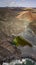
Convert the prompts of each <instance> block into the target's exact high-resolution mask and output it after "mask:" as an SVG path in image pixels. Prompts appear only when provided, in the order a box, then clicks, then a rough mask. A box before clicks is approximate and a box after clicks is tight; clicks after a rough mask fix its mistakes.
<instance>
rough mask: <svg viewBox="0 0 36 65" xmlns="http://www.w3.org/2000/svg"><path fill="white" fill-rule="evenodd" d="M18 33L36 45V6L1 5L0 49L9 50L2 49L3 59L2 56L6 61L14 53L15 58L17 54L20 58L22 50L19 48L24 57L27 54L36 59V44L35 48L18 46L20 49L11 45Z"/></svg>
mask: <svg viewBox="0 0 36 65" xmlns="http://www.w3.org/2000/svg"><path fill="white" fill-rule="evenodd" d="M13 35H14V36H13ZM18 35H21V36H23V37H24V38H25V39H27V40H28V41H30V42H31V43H32V44H33V45H36V8H22V7H20V8H19V7H17V8H14V7H13V8H12V7H3V8H1V7H0V46H1V47H0V50H1V51H2V49H3V52H5V50H6V53H7V52H8V53H7V54H6V53H3V52H1V51H0V60H1V61H2V58H4V59H5V61H6V60H7V59H6V57H7V58H8V59H9V58H10V59H11V58H12V56H11V55H13V58H14V57H15V56H16V58H18V57H19V56H20V52H19V50H18V49H20V50H21V53H22V54H21V56H23V57H24V56H25V55H27V56H28V55H30V56H31V57H33V58H35V59H36V46H34V47H33V48H29V47H23V48H22V47H20V48H19V47H18V49H17V48H16V47H13V46H11V44H10V42H11V41H12V39H13V37H15V36H18ZM8 41H10V42H8ZM4 48H5V50H4ZM12 49H13V50H12ZM16 49H17V50H16ZM23 49H24V50H23ZM34 49H35V50H34ZM7 50H8V51H7ZM15 51H16V52H15ZM23 51H24V52H23ZM2 53H3V55H1V54H2ZM14 53H15V55H14ZM8 54H9V56H8ZM4 55H5V56H4ZM1 57H2V58H1ZM4 59H3V61H4ZM7 61H8V60H7Z"/></svg>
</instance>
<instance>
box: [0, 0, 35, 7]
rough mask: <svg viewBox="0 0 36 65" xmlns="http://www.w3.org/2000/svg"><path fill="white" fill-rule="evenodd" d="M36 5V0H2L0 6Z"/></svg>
mask: <svg viewBox="0 0 36 65" xmlns="http://www.w3.org/2000/svg"><path fill="white" fill-rule="evenodd" d="M6 6H8V7H36V0H0V7H6Z"/></svg>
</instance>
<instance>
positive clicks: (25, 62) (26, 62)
mask: <svg viewBox="0 0 36 65" xmlns="http://www.w3.org/2000/svg"><path fill="white" fill-rule="evenodd" d="M9 65H36V62H35V61H33V60H31V59H28V58H26V59H22V60H14V61H12V62H10V64H9Z"/></svg>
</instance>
